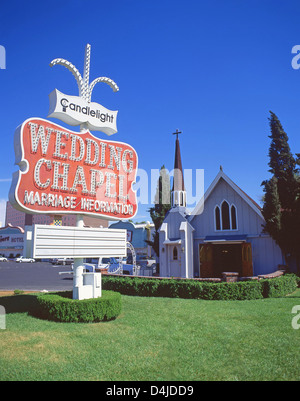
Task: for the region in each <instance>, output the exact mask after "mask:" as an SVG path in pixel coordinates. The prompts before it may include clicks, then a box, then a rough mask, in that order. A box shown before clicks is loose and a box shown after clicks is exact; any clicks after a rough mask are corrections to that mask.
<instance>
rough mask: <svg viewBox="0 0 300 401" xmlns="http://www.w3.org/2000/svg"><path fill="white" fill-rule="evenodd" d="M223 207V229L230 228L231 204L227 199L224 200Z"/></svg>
mask: <svg viewBox="0 0 300 401" xmlns="http://www.w3.org/2000/svg"><path fill="white" fill-rule="evenodd" d="M221 209H222V229H223V230H230V217H229V205H228V203H227V202H226V201H223V203H222V206H221Z"/></svg>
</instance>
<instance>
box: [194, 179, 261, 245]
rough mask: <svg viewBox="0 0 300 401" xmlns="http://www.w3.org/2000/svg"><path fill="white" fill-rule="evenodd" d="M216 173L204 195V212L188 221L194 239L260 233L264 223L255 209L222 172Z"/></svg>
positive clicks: (249, 200) (256, 208)
mask: <svg viewBox="0 0 300 401" xmlns="http://www.w3.org/2000/svg"><path fill="white" fill-rule="evenodd" d="M219 174H220V176H219V177H218V180H217V181H216V182H214V186H213V187H210V188H209V190H208V191H207V192H208V193H206V196H205V201H204V210H203V213H201V214H198V215H197V214H196V215H195V216H192V218H191V224H192V225H193V227H194V228H195V233H194V236H195V238H200V237H205V236H207V235H224V234H226V235H242V234H247V235H257V234H260V233H261V231H262V224H263V222H264V220H263V218H262V216H261V213H260V210H259V209H258V206H257V205H255V204H254V203H253V201H252V200H251V198H249V197H248V196H247V195H246V194H245V193H244V192H243V191H242V190H241V189H240V188H238V187H237V186H236V185H235V184H233V183H232V181H230V180H229V179H228V177H227V176H225V174H224V173H223V172H220V173H219ZM195 210H197V208H196V209H195Z"/></svg>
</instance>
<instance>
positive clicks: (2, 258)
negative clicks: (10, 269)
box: [0, 256, 8, 262]
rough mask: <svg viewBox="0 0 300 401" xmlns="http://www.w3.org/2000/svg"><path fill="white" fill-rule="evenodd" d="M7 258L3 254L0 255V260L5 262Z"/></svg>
mask: <svg viewBox="0 0 300 401" xmlns="http://www.w3.org/2000/svg"><path fill="white" fill-rule="evenodd" d="M7 261H8V260H7V258H5V257H4V256H0V262H7Z"/></svg>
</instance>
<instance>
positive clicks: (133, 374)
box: [0, 290, 300, 381]
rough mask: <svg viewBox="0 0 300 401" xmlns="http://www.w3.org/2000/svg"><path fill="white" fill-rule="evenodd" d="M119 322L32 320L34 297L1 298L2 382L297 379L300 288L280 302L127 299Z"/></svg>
mask: <svg viewBox="0 0 300 401" xmlns="http://www.w3.org/2000/svg"><path fill="white" fill-rule="evenodd" d="M122 301H123V310H122V314H121V315H120V316H119V317H118V318H117V319H116V320H114V321H110V322H102V323H92V324H83V323H80V324H76V323H55V322H49V321H44V320H40V319H38V318H35V317H33V316H32V315H31V314H30V313H27V312H28V311H30V310H32V309H34V308H35V307H36V306H35V296H34V295H32V294H26V295H15V296H4V297H0V305H3V306H4V307H5V308H6V312H7V315H6V330H0V380H1V381H3V380H53V381H54V380H55V381H59V380H72V381H74V380H104V381H117V380H120V381H121V380H122V381H127V380H134V381H139V380H145V381H150V380H155V381H156V380H164V381H165V380H174V381H175V380H176V381H179V380H183V381H187V380H197V381H198V380H222V381H224V380H230V381H232V380H289V381H291V380H297V381H298V380H299V379H300V371H299V365H300V353H299V351H298V350H299V346H300V330H294V329H293V328H292V325H291V322H292V318H293V317H294V315H293V314H292V313H291V310H292V307H293V306H294V305H298V304H299V305H300V290H298V291H297V292H295V293H294V294H292V295H291V296H288V297H285V298H280V299H262V300H255V301H204V300H185V299H170V298H145V297H130V296H122Z"/></svg>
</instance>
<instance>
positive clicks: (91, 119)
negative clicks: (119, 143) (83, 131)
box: [48, 89, 118, 135]
mask: <svg viewBox="0 0 300 401" xmlns="http://www.w3.org/2000/svg"><path fill="white" fill-rule="evenodd" d="M49 100H50V109H49V114H48V117H54V118H58V119H60V120H61V121H63V122H65V123H67V124H69V125H80V124H83V123H86V127H87V128H89V129H90V130H92V131H93V130H95V131H102V132H104V133H105V134H107V135H113V134H115V133H116V132H117V113H118V111H111V110H108V109H106V108H105V107H103V106H101V105H100V104H98V103H94V102H90V103H88V102H87V101H86V100H85V99H84V98H82V97H79V96H68V95H64V94H63V93H61V92H60V91H58V90H57V89H54V91H53V92H51V93H50V95H49Z"/></svg>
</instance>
